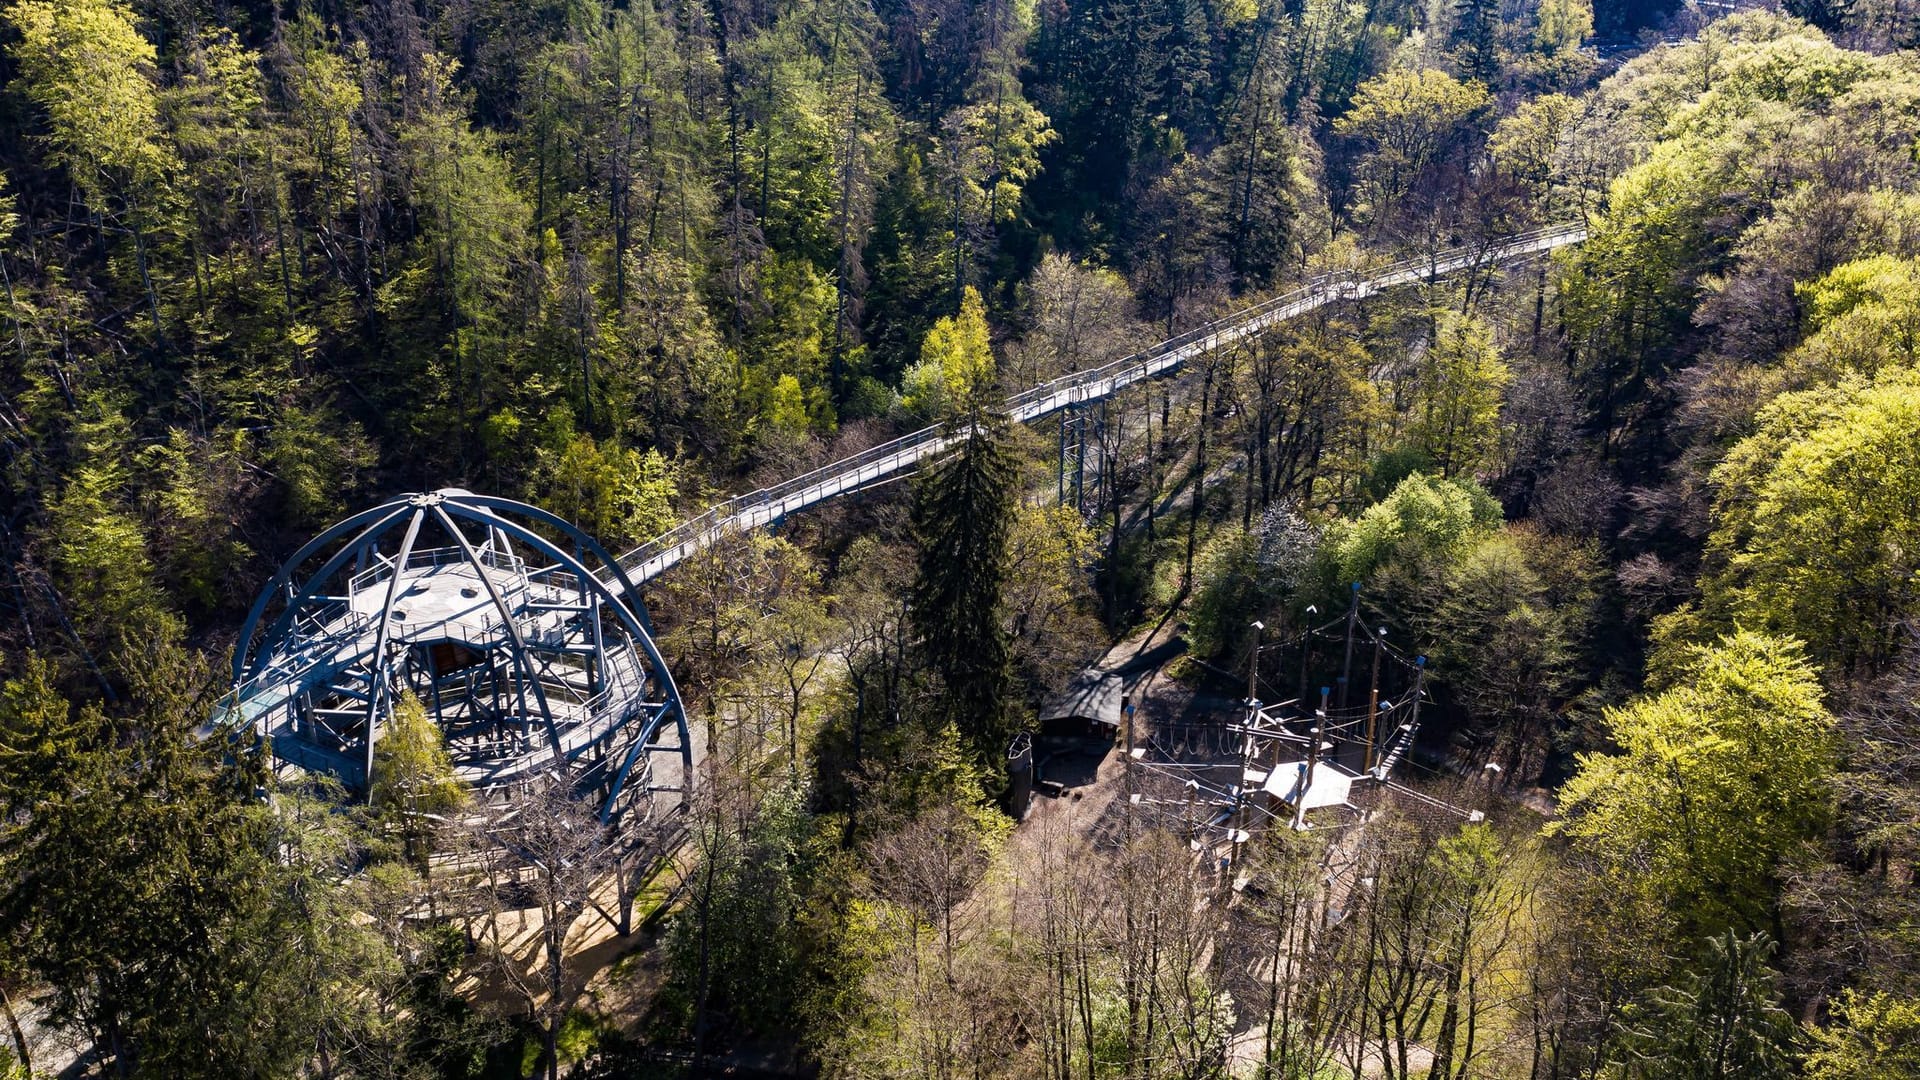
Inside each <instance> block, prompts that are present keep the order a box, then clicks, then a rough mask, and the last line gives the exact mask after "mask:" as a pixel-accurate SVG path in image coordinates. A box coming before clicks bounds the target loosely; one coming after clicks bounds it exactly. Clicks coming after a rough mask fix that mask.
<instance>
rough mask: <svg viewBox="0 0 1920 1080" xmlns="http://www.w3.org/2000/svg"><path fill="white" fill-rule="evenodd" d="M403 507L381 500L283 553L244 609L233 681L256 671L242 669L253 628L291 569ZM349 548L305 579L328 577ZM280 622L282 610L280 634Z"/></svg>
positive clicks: (293, 605) (292, 606)
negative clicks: (334, 564)
mask: <svg viewBox="0 0 1920 1080" xmlns="http://www.w3.org/2000/svg"><path fill="white" fill-rule="evenodd" d="M407 509H408V501H407V500H406V499H396V500H393V501H391V502H384V503H381V504H380V505H379V506H376V507H374V508H372V509H371V510H362V511H360V512H359V513H357V514H355V515H353V516H352V517H349V518H346V519H344V520H341V521H338V522H335V523H334V524H332V525H329V526H328V527H327V529H326V531H324V532H322V533H321V534H320V535H319V536H316V537H314V538H313V539H311V540H309V541H307V542H306V543H305V544H303V545H302V546H301V548H300V550H299V551H296V552H294V553H293V554H292V555H289V556H287V560H286V561H285V562H283V563H281V564H280V569H279V570H277V571H275V572H274V575H273V577H272V578H271V579H270V580H268V582H267V584H266V585H265V586H264V587H262V588H261V590H260V595H259V596H257V597H255V598H254V601H253V607H252V608H250V609H249V610H248V611H247V621H246V622H245V623H242V624H241V626H240V637H239V639H238V640H237V641H236V642H235V643H234V649H233V681H234V682H236V683H238V682H244V681H246V679H247V678H248V677H249V676H251V675H253V674H256V673H257V672H254V671H248V670H245V669H246V666H247V664H246V661H247V657H249V656H251V655H253V651H252V650H253V635H254V631H255V630H257V629H258V628H259V626H260V618H261V616H263V615H265V614H266V613H267V605H268V604H270V603H272V602H273V597H274V594H276V593H278V592H279V591H280V590H281V589H283V588H286V586H287V585H288V584H289V583H290V582H291V581H292V580H293V572H294V571H295V570H298V569H300V565H301V564H302V563H304V562H306V561H307V560H308V559H311V558H313V555H314V552H316V551H319V550H320V549H321V548H323V547H325V546H326V545H328V544H330V543H332V542H333V541H335V540H337V539H339V538H340V537H342V536H344V535H346V534H347V533H349V532H352V531H353V530H354V529H356V528H360V526H361V525H362V524H364V523H365V522H368V521H372V520H373V519H374V518H376V517H380V515H381V514H385V515H386V516H385V517H383V518H380V520H379V521H378V522H375V524H373V525H370V526H367V527H366V528H364V529H361V532H360V535H362V536H365V535H367V534H369V533H372V532H374V531H376V530H378V529H382V528H384V527H385V526H386V524H387V523H388V522H389V521H391V520H392V519H394V518H396V517H399V516H400V515H401V514H404V513H406V511H407ZM353 550H354V545H352V544H349V545H347V546H346V547H344V548H342V549H340V552H339V554H337V555H335V556H334V558H333V559H330V560H328V566H330V567H332V569H331V570H325V568H323V570H325V572H324V573H323V572H321V571H316V572H315V573H314V574H313V575H311V576H310V577H308V578H307V580H308V581H309V582H313V581H319V580H321V579H322V577H323V576H324V577H331V576H332V574H333V573H335V572H337V571H338V570H339V567H338V566H333V563H334V562H336V561H343V558H342V557H343V556H344V555H346V554H347V553H350V552H352V551H353ZM310 595H312V590H310V589H302V590H301V591H300V594H299V596H298V597H296V598H295V599H293V600H290V601H289V602H288V610H289V611H293V610H297V609H298V606H299V603H300V602H301V601H304V600H305V599H306V598H307V597H308V596H310ZM282 621H289V622H290V621H291V617H290V616H288V615H287V614H286V613H285V612H282V613H281V616H280V617H279V618H276V619H275V620H274V629H275V630H276V631H279V632H280V633H284V632H285V629H284V627H282V626H281V625H280V624H281V622H282ZM269 636H276V637H277V636H278V634H277V633H275V634H270V635H269ZM256 666H257V665H256Z"/></svg>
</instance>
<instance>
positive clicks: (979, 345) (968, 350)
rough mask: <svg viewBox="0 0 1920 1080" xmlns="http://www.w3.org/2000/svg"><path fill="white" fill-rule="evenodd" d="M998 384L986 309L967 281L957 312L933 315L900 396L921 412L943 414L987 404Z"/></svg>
mask: <svg viewBox="0 0 1920 1080" xmlns="http://www.w3.org/2000/svg"><path fill="white" fill-rule="evenodd" d="M998 388H999V381H998V380H997V379H996V378H995V377H994V363H993V346H992V342H991V341H990V339H989V337H988V332H987V308H986V305H985V304H984V303H982V302H981V300H980V292H979V290H977V289H975V288H974V287H973V286H971V285H969V286H967V288H966V290H965V291H964V292H963V293H962V294H961V298H960V312H959V314H957V315H953V316H950V317H945V318H941V319H939V320H936V321H935V322H934V324H933V327H932V328H931V329H929V330H928V331H927V336H926V340H925V341H923V342H922V343H921V345H920V363H919V364H917V365H915V366H914V367H913V368H912V369H911V370H910V371H908V372H907V374H906V378H905V381H904V382H903V384H902V390H903V393H902V397H901V401H902V404H904V405H905V406H906V407H907V408H908V409H909V410H911V411H912V412H915V413H918V414H920V415H922V416H927V417H932V418H936V419H937V418H947V417H953V416H959V415H962V414H971V413H973V412H975V411H977V410H979V409H981V408H984V407H986V406H988V405H989V404H991V403H992V399H993V394H994V392H995V391H996V390H997V389H998Z"/></svg>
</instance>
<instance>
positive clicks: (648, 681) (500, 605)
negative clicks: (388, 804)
mask: <svg viewBox="0 0 1920 1080" xmlns="http://www.w3.org/2000/svg"><path fill="white" fill-rule="evenodd" d="M509 515H510V516H509ZM514 518H519V519H522V520H523V521H524V522H526V524H523V523H522V521H521V520H513V519H514ZM429 519H432V520H433V521H434V522H435V523H436V525H437V527H438V528H440V529H442V530H444V531H445V532H447V534H448V538H449V539H451V540H452V541H453V542H454V544H456V545H457V546H458V548H459V550H460V554H461V557H462V558H464V559H465V560H466V561H467V562H468V563H469V564H472V565H473V566H474V567H475V568H476V570H481V571H482V572H481V573H480V574H479V577H480V579H481V582H482V584H483V585H484V586H485V587H486V589H487V591H488V594H489V599H490V600H491V601H492V606H493V607H494V609H495V610H496V611H497V612H498V613H499V615H500V617H501V622H502V625H503V627H504V629H505V632H506V634H507V637H508V639H509V642H510V645H511V648H512V651H513V654H514V663H515V664H516V666H517V669H518V671H519V673H520V675H521V676H522V681H523V682H531V683H532V684H533V690H534V694H535V696H536V697H537V698H538V699H539V710H538V711H539V712H540V714H541V716H542V717H543V718H544V720H545V722H546V726H547V728H548V735H549V740H550V744H551V746H552V749H553V752H554V754H555V756H556V759H558V758H560V757H562V756H563V754H564V742H563V740H562V737H561V735H560V733H559V731H558V730H557V727H556V725H555V718H554V716H553V713H552V709H551V707H550V706H549V703H548V702H547V700H546V694H545V691H544V689H543V688H542V686H541V684H540V679H539V677H538V676H537V674H536V672H535V671H534V669H533V667H532V661H531V659H530V657H529V655H528V651H529V646H528V643H527V640H526V638H525V636H524V635H523V634H522V632H521V629H520V627H519V626H518V625H517V623H516V620H515V618H514V616H513V609H512V607H511V606H510V605H509V604H507V602H506V600H505V599H504V597H503V596H502V594H501V593H500V591H499V588H498V587H497V585H496V584H495V583H494V582H493V581H492V579H491V578H490V577H489V576H488V575H487V574H486V573H485V572H484V565H485V563H484V559H485V556H484V554H483V552H482V551H481V550H479V549H476V547H475V545H474V543H473V542H472V541H471V539H470V538H469V537H468V536H467V534H466V533H465V531H464V529H463V528H462V527H461V523H462V522H470V523H472V524H475V525H478V526H480V527H482V528H483V529H486V530H488V531H489V532H490V534H491V536H490V538H489V540H488V543H493V541H494V538H497V539H498V541H499V542H500V543H501V544H502V545H504V544H505V543H506V542H507V541H508V540H514V541H519V542H520V543H523V544H525V545H526V546H527V548H528V549H530V553H538V554H539V555H540V556H541V557H543V558H545V559H548V560H551V561H552V564H553V565H552V566H551V567H549V569H562V570H565V571H568V572H569V574H570V576H573V577H574V578H576V579H577V584H578V588H579V590H580V592H581V593H582V594H583V595H586V594H591V595H592V596H593V597H594V598H595V602H594V603H593V605H592V607H591V609H590V610H591V611H592V612H594V614H593V616H592V617H594V618H598V617H599V613H600V612H603V611H605V610H606V609H607V608H611V609H612V612H613V615H614V619H615V621H616V622H617V623H618V624H619V625H620V626H621V628H622V630H623V631H624V632H625V635H626V637H627V639H628V643H629V644H630V645H633V646H637V648H638V650H639V652H640V653H641V655H642V656H643V657H644V658H645V661H646V664H647V667H648V668H649V669H650V670H649V671H644V672H642V674H643V676H651V677H650V678H644V679H643V681H642V683H641V684H640V689H639V690H638V691H637V693H640V694H642V695H643V701H644V697H650V696H653V695H650V694H646V693H645V691H646V689H647V688H649V687H651V688H652V689H653V690H654V691H655V693H658V694H660V695H661V697H662V698H663V700H660V701H659V702H658V703H657V704H652V705H650V706H648V707H645V708H644V709H643V710H642V711H641V712H640V713H638V714H636V713H629V714H628V715H629V717H631V720H632V721H637V722H638V726H639V728H640V731H639V734H638V738H637V740H636V741H635V742H634V744H633V746H632V748H630V749H628V751H627V752H626V754H625V760H624V761H622V762H621V763H620V767H619V770H618V772H617V773H614V774H612V776H611V779H610V780H609V779H605V778H606V777H607V776H608V774H607V772H606V770H605V768H604V766H603V767H602V769H601V770H600V775H601V776H602V777H603V779H602V780H600V781H598V782H596V783H594V785H593V787H595V788H596V789H600V790H604V791H605V792H606V797H605V800H604V802H603V804H602V806H601V815H600V816H601V819H602V820H603V821H605V820H607V819H608V817H609V815H610V813H611V809H612V807H613V806H614V805H615V804H616V803H617V801H618V800H619V798H620V796H621V795H622V794H623V792H624V790H625V787H626V785H627V781H628V779H629V777H630V775H631V773H632V771H633V769H634V766H635V763H636V762H637V760H638V757H639V755H643V754H646V753H649V752H651V751H652V750H653V749H659V750H667V751H669V752H671V748H670V747H651V744H652V743H653V741H654V740H655V739H656V738H658V737H659V735H660V733H661V732H662V731H663V730H664V729H665V727H666V725H667V724H668V723H669V722H671V723H672V724H673V726H674V731H675V734H676V735H678V737H679V746H678V751H679V757H680V759H681V766H682V769H683V785H682V795H683V798H684V797H685V794H686V791H687V790H688V789H690V787H691V785H692V782H693V775H694V774H693V763H692V742H691V737H690V736H691V733H690V731H689V730H688V725H687V717H686V710H685V707H684V704H683V703H682V701H681V699H680V692H679V687H678V685H677V684H676V682H675V680H674V678H673V673H672V671H671V670H670V669H669V668H668V667H667V664H666V658H665V657H664V656H663V655H662V654H661V653H660V650H659V647H658V645H657V644H656V643H655V641H654V639H653V633H652V629H653V628H652V620H651V619H649V618H648V617H647V614H646V611H645V608H644V607H643V606H640V592H639V589H638V588H637V587H636V586H635V584H634V582H633V581H632V580H631V578H629V577H628V576H627V574H626V572H625V570H624V569H623V568H622V567H621V566H620V564H619V562H618V561H617V560H616V559H615V558H614V557H613V556H612V555H611V553H609V552H608V551H607V549H606V548H605V547H603V546H602V545H601V544H600V543H599V542H598V541H596V540H595V539H593V538H592V537H591V536H589V535H587V534H586V533H585V532H583V531H581V530H580V529H579V528H578V527H576V526H575V525H573V524H572V523H571V522H568V521H566V520H565V519H563V518H561V517H559V516H558V515H555V514H553V513H550V512H549V511H546V510H543V509H541V508H539V507H536V506H531V505H529V504H527V503H523V502H519V501H517V500H513V499H504V498H500V497H497V496H485V495H475V494H473V493H471V492H467V491H464V490H460V489H454V488H449V489H442V490H440V491H436V492H432V493H426V494H414V495H407V496H402V497H399V498H396V499H391V500H389V501H387V502H385V503H382V504H380V505H378V506H375V507H372V508H369V509H367V510H363V511H361V512H359V513H357V514H353V515H351V516H349V517H347V518H345V519H343V520H341V521H339V522H337V523H335V524H334V525H332V526H329V527H328V528H327V529H325V530H324V531H322V532H321V533H320V534H319V535H317V536H315V537H314V538H313V539H312V540H310V541H308V542H307V543H306V544H304V545H302V546H301V548H300V549H299V550H298V551H297V552H295V553H294V554H293V555H292V556H290V557H289V558H288V559H287V560H286V561H285V562H284V563H282V564H281V566H280V568H279V569H278V570H277V571H276V572H275V574H274V576H273V578H272V579H271V580H270V581H269V582H268V584H267V585H266V586H265V587H264V588H263V589H262V590H261V592H260V595H259V596H258V597H257V598H256V599H255V601H254V604H253V605H252V607H251V609H250V610H249V612H248V616H247V620H246V622H245V624H244V626H243V629H242V634H241V637H240V639H239V642H238V644H237V646H236V648H235V654H234V662H233V669H234V673H235V683H236V687H238V686H239V685H240V684H241V683H243V682H245V681H246V680H248V679H251V678H253V677H255V676H257V675H259V674H260V673H261V672H262V671H264V670H266V668H267V665H268V662H269V661H270V660H271V659H272V658H273V657H274V656H275V655H276V653H277V651H278V650H279V649H280V648H281V646H282V645H283V644H284V643H285V642H286V639H287V634H288V633H289V632H290V630H291V628H292V626H293V625H294V623H295V621H296V620H297V619H298V617H299V614H300V612H301V611H302V610H304V609H305V608H306V607H307V606H308V605H309V604H310V603H311V602H312V601H313V600H314V599H315V598H316V597H319V596H322V595H324V594H323V593H322V592H321V590H322V589H323V588H325V587H326V586H328V585H330V584H333V583H334V579H335V578H336V577H337V576H338V575H339V574H340V573H341V572H342V571H343V570H344V569H345V568H346V567H347V565H348V563H349V562H350V561H351V560H352V559H353V558H355V557H356V556H358V557H361V558H365V557H366V556H367V555H368V553H370V552H374V551H375V549H376V547H377V545H378V543H379V541H380V539H381V538H382V537H384V536H386V535H387V534H388V533H390V532H393V531H394V530H395V529H397V528H399V527H400V525H401V523H402V521H403V520H404V521H405V524H406V537H405V540H404V541H403V542H402V545H401V554H400V556H399V557H398V562H396V563H395V564H394V577H393V579H392V580H391V581H389V582H387V583H386V585H387V588H386V594H385V597H384V603H383V605H382V607H381V612H380V616H379V625H378V628H377V630H376V631H375V638H374V641H375V644H374V646H373V649H374V653H373V655H371V656H370V657H369V658H368V666H369V670H370V672H371V673H373V675H372V678H371V679H370V681H369V686H368V688H367V689H368V695H367V696H368V724H367V728H366V747H365V752H366V755H367V757H368V759H369V761H368V762H367V765H366V773H365V776H366V779H367V780H368V782H369V783H371V777H372V768H371V761H370V759H371V756H372V754H373V746H374V742H375V741H376V739H377V732H376V730H375V728H376V717H377V713H378V712H379V709H380V705H381V702H382V699H383V698H384V697H386V696H389V695H386V694H383V693H382V686H383V683H384V680H383V679H381V678H380V676H379V673H380V672H382V671H384V670H385V668H384V666H383V665H384V664H385V663H386V659H387V658H386V657H385V656H384V655H383V646H384V644H385V642H386V641H387V640H388V639H389V634H390V631H391V630H392V626H393V624H392V621H391V620H392V616H393V607H394V603H395V600H396V596H397V592H396V590H397V588H398V585H399V578H400V576H401V575H402V574H403V573H404V572H405V569H406V564H407V561H408V556H409V555H410V554H411V552H412V550H413V548H414V546H415V541H416V540H417V539H418V535H419V532H420V528H421V526H422V525H423V524H424V523H425V522H426V521H427V520H429ZM529 525H533V526H545V527H547V528H548V529H551V530H552V531H553V532H554V533H556V534H557V536H558V537H559V540H560V542H561V543H565V544H568V545H569V546H572V547H573V551H572V552H569V551H567V550H565V549H564V548H563V547H562V546H560V544H559V543H555V542H554V541H553V540H549V539H548V538H547V537H546V536H544V535H542V534H541V533H540V532H538V531H535V529H534V528H531V527H529ZM334 543H340V544H341V547H340V549H339V550H338V551H336V552H334V553H333V554H332V555H331V556H330V557H329V558H327V559H326V560H325V561H324V562H323V563H322V564H321V565H320V566H319V567H318V568H317V569H315V570H314V571H313V572H312V573H311V574H308V575H306V576H305V577H304V578H303V580H301V581H300V582H299V587H298V588H297V589H295V588H294V578H295V576H296V575H297V574H299V572H300V570H301V568H302V567H303V566H304V565H305V564H306V563H307V562H308V561H309V560H311V559H312V558H313V557H314V556H315V555H316V553H318V552H320V551H321V550H323V549H325V548H326V547H327V546H328V545H329V544H334ZM481 547H482V548H484V547H486V545H485V544H483V545H481ZM509 550H510V549H509ZM382 558H385V557H384V556H382ZM588 559H596V560H598V561H599V563H600V565H601V567H603V568H604V574H603V573H601V572H597V571H596V570H595V569H593V568H590V567H589V566H588V565H587V561H588ZM608 578H611V579H612V580H611V581H609V580H607V579H608ZM276 599H281V600H283V602H284V604H285V607H284V609H283V610H281V611H280V612H278V613H277V615H276V616H275V618H274V619H273V620H272V621H271V623H270V624H269V625H268V626H267V627H266V629H265V631H264V633H263V632H262V623H263V622H265V621H266V616H267V612H268V610H269V608H271V607H272V605H273V603H274V601H275V600H276ZM594 633H595V634H597V633H598V631H597V630H596V631H594ZM256 639H257V641H256ZM518 693H519V695H520V697H521V708H522V711H523V712H525V711H526V700H525V698H526V693H525V687H524V685H522V686H520V687H519V688H518ZM628 722H629V721H624V720H623V721H621V722H620V723H621V724H625V723H628ZM602 737H604V736H602ZM602 737H596V738H595V739H594V740H593V741H595V742H597V741H599V738H602ZM621 741H622V742H624V741H625V740H624V739H622V740H621ZM613 760H614V759H608V758H602V759H601V761H602V762H604V763H605V764H606V765H611V764H612V763H613ZM603 784H604V785H605V786H604V787H603V786H602V785H603Z"/></svg>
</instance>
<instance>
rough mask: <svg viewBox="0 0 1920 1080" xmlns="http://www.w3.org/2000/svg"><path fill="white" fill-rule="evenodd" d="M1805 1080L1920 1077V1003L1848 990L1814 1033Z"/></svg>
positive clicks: (1891, 996)
mask: <svg viewBox="0 0 1920 1080" xmlns="http://www.w3.org/2000/svg"><path fill="white" fill-rule="evenodd" d="M1808 1035H1809V1036H1810V1038H1811V1041H1812V1043H1813V1046H1812V1049H1811V1050H1810V1052H1809V1053H1808V1054H1807V1060H1806V1077H1807V1080H1900V1078H1901V1077H1908V1076H1914V1075H1920V1002H1915V1001H1913V1000H1912V999H1906V998H1897V997H1894V996H1893V995H1891V994H1885V993H1879V992H1872V991H1868V992H1862V991H1859V990H1851V989H1849V990H1846V991H1844V992H1843V993H1842V994H1841V995H1840V998H1839V999H1838V1000H1837V1001H1835V1002H1834V1003H1833V1015H1832V1018H1831V1019H1830V1020H1829V1022H1828V1023H1827V1024H1825V1025H1824V1026H1820V1027H1815V1028H1812V1029H1810V1031H1809V1032H1808Z"/></svg>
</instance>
